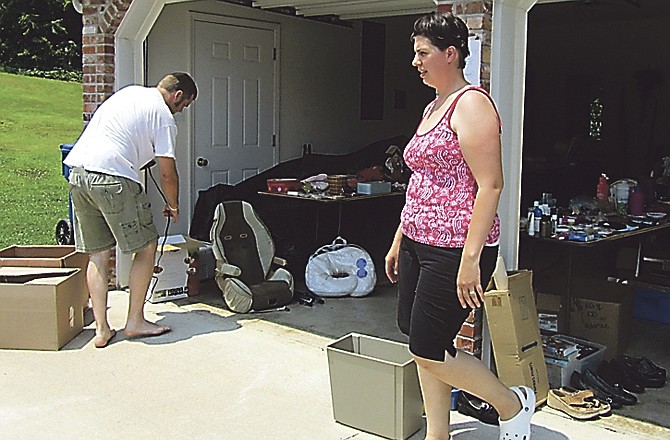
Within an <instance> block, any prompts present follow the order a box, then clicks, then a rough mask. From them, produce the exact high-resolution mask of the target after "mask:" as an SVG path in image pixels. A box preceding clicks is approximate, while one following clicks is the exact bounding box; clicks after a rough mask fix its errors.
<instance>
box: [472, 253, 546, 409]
mask: <svg viewBox="0 0 670 440" xmlns="http://www.w3.org/2000/svg"><path fill="white" fill-rule="evenodd" d="M501 268H502V269H501ZM501 272H502V273H501ZM494 279H495V288H494V289H490V290H488V291H487V292H486V293H485V295H484V304H485V313H486V319H487V322H488V326H489V331H490V333H491V344H492V345H493V355H494V357H495V363H496V369H497V372H498V377H499V378H500V380H501V381H502V382H503V383H504V384H505V385H507V386H515V385H526V386H528V387H530V388H532V389H533V391H535V395H536V397H537V404H538V405H539V404H541V403H542V402H544V401H545V400H546V398H547V393H548V392H549V382H548V377H547V367H546V364H545V362H544V354H543V352H542V338H541V336H540V329H539V322H538V316H537V310H536V308H535V298H534V296H533V288H532V272H530V271H515V272H509V273H508V274H507V276H506V277H505V271H504V263H503V262H502V260H501V259H499V260H498V267H497V269H496V275H495V276H494Z"/></svg>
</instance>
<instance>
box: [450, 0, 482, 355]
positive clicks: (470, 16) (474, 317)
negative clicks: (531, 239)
mask: <svg viewBox="0 0 670 440" xmlns="http://www.w3.org/2000/svg"><path fill="white" fill-rule="evenodd" d="M437 10H438V11H444V12H453V13H454V14H455V15H457V16H458V17H460V18H461V19H462V20H463V21H465V24H466V25H467V26H468V29H470V34H471V35H474V36H477V37H478V38H479V39H480V41H481V42H482V46H481V56H482V58H481V66H480V71H479V75H480V81H481V86H482V87H483V88H485V89H486V90H489V91H490V90H491V29H492V23H493V2H492V1H491V0H476V1H440V2H439V4H438V6H437ZM482 315H483V313H482V310H481V309H480V310H473V311H472V313H470V316H469V317H468V319H467V321H466V322H465V324H463V326H462V327H461V330H460V331H459V332H458V335H457V336H456V348H458V349H459V350H463V351H465V352H468V353H470V354H472V355H474V356H477V357H481V353H482Z"/></svg>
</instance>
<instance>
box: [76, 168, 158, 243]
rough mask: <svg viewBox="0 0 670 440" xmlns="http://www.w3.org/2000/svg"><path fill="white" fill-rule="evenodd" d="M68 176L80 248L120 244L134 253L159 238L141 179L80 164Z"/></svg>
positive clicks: (77, 241) (77, 240)
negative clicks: (86, 167)
mask: <svg viewBox="0 0 670 440" xmlns="http://www.w3.org/2000/svg"><path fill="white" fill-rule="evenodd" d="M69 180H70V197H71V200H72V207H73V223H74V224H73V230H74V242H75V245H76V248H77V250H78V251H80V252H88V253H95V252H100V251H104V250H107V249H111V248H113V247H114V245H115V244H117V245H118V246H119V249H121V252H123V253H135V252H138V251H140V250H142V249H143V248H144V247H146V246H147V245H148V244H149V243H151V242H152V241H156V240H158V231H157V230H156V226H155V225H154V221H153V216H152V214H151V204H150V203H149V201H148V199H147V195H146V194H145V193H144V192H143V191H142V187H141V186H140V184H139V183H137V182H134V181H132V180H130V179H126V178H125V177H119V176H110V175H108V174H101V173H95V172H92V171H86V170H85V169H83V168H78V167H75V168H72V170H71V171H70V179H69Z"/></svg>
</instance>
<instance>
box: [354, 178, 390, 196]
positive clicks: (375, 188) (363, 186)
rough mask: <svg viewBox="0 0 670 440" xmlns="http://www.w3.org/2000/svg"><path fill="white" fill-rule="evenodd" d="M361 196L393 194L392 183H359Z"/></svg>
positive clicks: (357, 190)
mask: <svg viewBox="0 0 670 440" xmlns="http://www.w3.org/2000/svg"><path fill="white" fill-rule="evenodd" d="M356 192H357V193H359V194H386V193H390V192H391V182H382V181H374V182H359V183H358V185H357V187H356Z"/></svg>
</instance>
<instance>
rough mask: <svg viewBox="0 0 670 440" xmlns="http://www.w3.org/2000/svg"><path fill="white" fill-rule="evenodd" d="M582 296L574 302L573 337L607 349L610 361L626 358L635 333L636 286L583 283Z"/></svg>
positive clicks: (587, 281) (607, 356)
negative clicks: (632, 334) (632, 325)
mask: <svg viewBox="0 0 670 440" xmlns="http://www.w3.org/2000/svg"><path fill="white" fill-rule="evenodd" d="M580 285H581V286H580V287H581V288H580V293H579V295H578V296H577V297H573V298H572V299H571V301H570V329H569V332H568V333H569V334H570V335H571V336H576V337H579V338H583V339H586V340H588V341H593V342H597V343H598V344H602V345H604V346H606V347H607V351H606V353H605V358H606V359H612V358H615V357H617V356H619V355H622V354H624V352H625V350H626V347H627V346H628V342H629V340H630V333H631V321H632V313H633V312H632V307H633V306H632V303H633V296H634V291H633V288H632V286H630V285H628V284H621V283H616V282H612V281H600V280H591V279H580Z"/></svg>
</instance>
